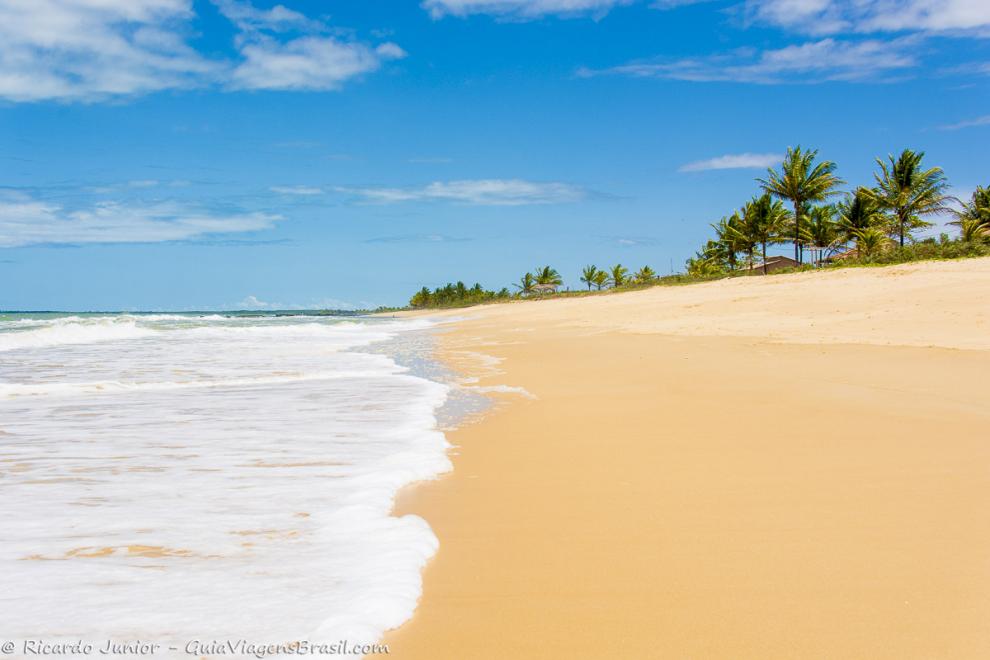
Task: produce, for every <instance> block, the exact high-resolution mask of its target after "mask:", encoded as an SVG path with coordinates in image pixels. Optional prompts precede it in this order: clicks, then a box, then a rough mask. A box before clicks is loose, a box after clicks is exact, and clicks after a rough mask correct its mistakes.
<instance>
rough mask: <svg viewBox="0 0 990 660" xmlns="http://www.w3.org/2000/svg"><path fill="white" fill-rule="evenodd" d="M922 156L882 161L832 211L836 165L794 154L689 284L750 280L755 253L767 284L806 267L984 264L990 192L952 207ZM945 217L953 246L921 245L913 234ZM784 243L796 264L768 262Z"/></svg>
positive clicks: (711, 244)
mask: <svg viewBox="0 0 990 660" xmlns="http://www.w3.org/2000/svg"><path fill="white" fill-rule="evenodd" d="M924 156H925V154H924V152H915V151H912V150H910V149H905V150H904V151H902V152H901V154H900V155H899V156H897V157H894V156H893V155H889V156H888V157H887V159H886V160H884V159H880V158H877V159H876V162H877V166H878V168H879V169H878V171H877V172H876V174H874V186H873V187H865V186H860V187H858V188H856V189H854V190H853V191H852V192H849V193H846V194H845V195H844V197H843V198H842V199H841V200H839V201H838V202H837V203H830V202H829V200H830V199H831V198H833V197H834V196H836V195H837V194H839V190H838V188H839V186H841V185H842V184H843V181H842V179H840V178H839V177H838V176H837V175H836V173H835V172H836V165H835V163H833V162H831V161H822V162H818V163H816V160H817V158H818V152H817V151H816V150H810V151H805V150H803V149H801V147H795V148H793V149H788V150H787V155H786V156H785V157H784V162H783V164H782V165H781V167H780V170H779V171H777V170H774V169H770V170H768V173H767V177H766V178H760V179H757V183H758V184H759V185H760V187H761V188H762V190H763V193H764V194H763V196H762V197H755V198H753V199H752V200H751V201H750V202H748V203H747V204H745V205H744V206H743V208H742V209H741V210H739V211H736V212H735V213H733V214H732V215H730V216H728V217H726V218H723V219H722V220H720V221H719V222H718V223H716V224H714V225H712V227H713V228H714V230H715V238H713V239H710V240H708V241H707V242H706V243H705V244H704V245H703V246H702V248H701V250H699V251H698V252H697V253H696V254H695V255H694V256H693V257H692V258H690V259H688V261H687V274H688V275H689V276H690V277H694V278H701V279H711V278H713V277H720V276H721V277H728V276H733V275H737V274H747V275H749V274H752V273H753V270H754V259H753V254H754V249H755V248H756V247H759V248H760V253H761V257H762V260H761V264H760V265H761V267H760V268H759V270H760V271H761V272H762V273H763V274H767V273H768V272H769V271H770V270H771V268H772V269H773V270H774V271H786V270H794V269H796V268H797V267H800V266H804V265H805V264H806V263H807V264H808V265H809V266H811V267H815V268H834V267H838V266H843V265H862V264H880V263H885V264H886V263H902V262H905V261H915V260H917V259H952V258H958V257H963V256H981V255H983V254H984V253H985V246H986V243H987V241H988V240H990V210H988V209H990V192H988V189H986V188H982V187H980V188H977V189H976V192H974V193H973V197H972V200H971V201H969V202H965V203H964V202H961V201H960V200H957V199H954V198H953V197H950V196H949V195H948V190H949V184H948V180H947V179H946V176H945V173H944V172H943V171H942V169H941V168H940V167H929V168H926V167H924V166H923V164H922V163H923V160H924ZM769 196H773V197H776V198H777V199H779V200H781V201H784V200H786V201H787V202H789V203H790V204H791V206H792V208H793V210H785V209H784V208H783V207H782V206H773V205H772V203H771V202H769V201H768V200H769ZM954 203H956V204H958V205H959V206H961V210H959V209H955V208H954ZM949 213H952V214H955V216H956V219H955V221H953V222H952V223H950V224H954V225H956V226H958V227H959V237H958V238H957V239H955V240H950V239H949V238H948V237H947V236H946V237H944V239H943V240H940V241H935V240H934V239H925V240H922V241H917V240H916V239H915V237H914V234H915V232H917V231H918V230H920V229H924V228H926V227H930V226H932V223H931V222H929V221H928V220H927V218H929V217H931V216H935V215H946V214H949ZM779 243H791V244H793V245H794V261H793V262H789V263H785V261H786V260H781V259H780V258H777V259H776V260H771V262H768V260H767V255H766V246H767V245H772V244H779ZM957 243H958V245H956V244H957ZM806 251H807V252H809V253H810V259H806V258H805V252H806ZM740 256H741V257H743V261H744V264H745V267H742V266H741V262H740ZM773 261H776V263H772V262H773ZM740 271H742V272H740Z"/></svg>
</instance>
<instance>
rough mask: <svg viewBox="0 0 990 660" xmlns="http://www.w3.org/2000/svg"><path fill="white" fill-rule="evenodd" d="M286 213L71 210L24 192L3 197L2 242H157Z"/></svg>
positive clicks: (248, 227) (233, 228)
mask: <svg viewBox="0 0 990 660" xmlns="http://www.w3.org/2000/svg"><path fill="white" fill-rule="evenodd" d="M278 220H281V216H277V215H272V214H267V213H258V212H244V213H218V212H210V211H207V210H205V209H201V208H195V207H190V206H185V205H182V204H178V203H173V202H162V203H156V204H147V205H136V204H123V203H116V202H102V203H98V204H94V205H92V206H90V207H88V208H83V209H76V210H68V209H65V208H63V207H62V206H60V205H58V204H53V203H50V202H45V201H40V200H38V199H35V198H32V197H29V196H26V195H22V194H14V195H6V196H4V197H2V198H0V247H20V246H25V245H44V244H47V245H74V244H82V243H158V242H164V241H182V240H190V239H195V238H198V237H207V236H216V235H222V234H233V233H243V232H253V231H260V230H263V229H270V228H272V227H273V226H274V224H275V223H276V222H277V221H278Z"/></svg>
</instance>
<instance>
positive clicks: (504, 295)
mask: <svg viewBox="0 0 990 660" xmlns="http://www.w3.org/2000/svg"><path fill="white" fill-rule="evenodd" d="M510 297H511V294H510V293H509V290H508V289H505V288H503V289H501V290H499V291H487V290H485V289H483V288H482V286H481V285H480V284H475V285H474V286H473V287H471V288H470V289H469V288H467V287H466V286H465V285H464V282H458V283H457V284H448V285H446V286H443V287H437V288H436V289H434V290H433V291H430V290H429V289H428V288H426V287H425V286H424V287H423V288H422V289H420V290H419V291H417V292H416V294H415V295H414V296H413V297H412V298H410V300H409V306H410V307H413V308H416V309H423V308H440V307H467V306H468V305H478V304H481V303H485V302H491V301H493V300H506V299H508V298H510Z"/></svg>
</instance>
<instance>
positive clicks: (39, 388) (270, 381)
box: [0, 370, 387, 399]
mask: <svg viewBox="0 0 990 660" xmlns="http://www.w3.org/2000/svg"><path fill="white" fill-rule="evenodd" d="M386 373H387V372H386ZM382 375H383V373H382V372H380V371H370V370H369V371H333V372H325V373H311V374H304V373H299V374H279V375H271V376H256V377H252V378H225V379H217V380H191V381H173V382H153V383H127V382H121V381H116V380H105V381H94V382H88V383H0V399H15V398H18V397H25V396H49V395H53V396H73V395H83V394H113V393H117V392H155V391H171V390H189V389H210V388H223V387H258V386H266V385H286V384H289V383H305V382H310V381H319V380H340V379H344V378H375V377H381V376H382Z"/></svg>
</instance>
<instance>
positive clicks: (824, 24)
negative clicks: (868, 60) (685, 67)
mask: <svg viewBox="0 0 990 660" xmlns="http://www.w3.org/2000/svg"><path fill="white" fill-rule="evenodd" d="M747 9H748V11H749V14H750V16H751V17H752V18H755V19H756V20H758V21H761V22H765V23H770V24H773V25H778V26H781V27H786V28H791V29H797V30H801V31H804V32H809V33H813V34H833V33H837V32H900V31H923V32H947V31H974V30H977V31H982V30H985V29H987V28H990V3H988V2H987V1H986V0H748V2H747Z"/></svg>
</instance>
